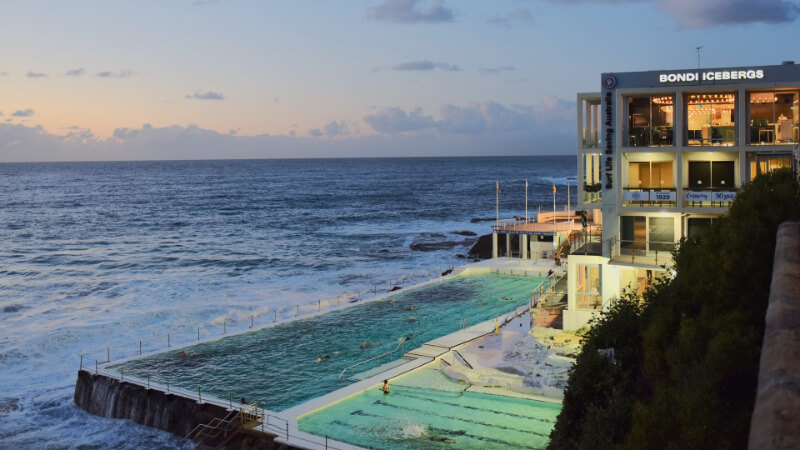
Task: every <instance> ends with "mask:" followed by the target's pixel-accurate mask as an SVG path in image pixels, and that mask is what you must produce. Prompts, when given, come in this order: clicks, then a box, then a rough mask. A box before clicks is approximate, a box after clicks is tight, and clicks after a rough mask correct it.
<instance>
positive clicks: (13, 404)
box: [0, 398, 22, 417]
mask: <svg viewBox="0 0 800 450" xmlns="http://www.w3.org/2000/svg"><path fill="white" fill-rule="evenodd" d="M21 409H22V406H20V404H19V400H18V399H16V398H3V399H0V417H3V416H7V415H8V413H10V412H11V411H19V410H21Z"/></svg>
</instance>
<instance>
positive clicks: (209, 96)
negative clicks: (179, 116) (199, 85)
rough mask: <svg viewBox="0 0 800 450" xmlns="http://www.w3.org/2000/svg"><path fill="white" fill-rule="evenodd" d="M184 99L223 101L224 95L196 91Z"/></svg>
mask: <svg viewBox="0 0 800 450" xmlns="http://www.w3.org/2000/svg"><path fill="white" fill-rule="evenodd" d="M184 98H190V99H194V100H225V96H224V95H222V94H220V93H219V92H214V91H206V92H199V91H197V92H195V93H194V94H190V95H186V96H185V97H184Z"/></svg>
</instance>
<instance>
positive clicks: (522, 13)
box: [487, 8, 533, 28]
mask: <svg viewBox="0 0 800 450" xmlns="http://www.w3.org/2000/svg"><path fill="white" fill-rule="evenodd" d="M487 22H488V23H490V24H492V25H497V26H499V27H503V28H512V27H513V26H514V25H517V24H518V25H528V26H530V25H533V13H531V12H530V10H529V9H527V8H518V9H517V10H516V11H514V12H511V13H508V14H502V15H497V16H494V17H492V18H490V19H489V20H487Z"/></svg>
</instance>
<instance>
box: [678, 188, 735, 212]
mask: <svg viewBox="0 0 800 450" xmlns="http://www.w3.org/2000/svg"><path fill="white" fill-rule="evenodd" d="M737 190H738V189H737V188H735V187H730V188H719V187H716V188H705V189H690V188H688V187H685V188H683V206H684V207H686V208H727V207H730V206H731V204H732V203H733V200H734V199H735V198H736V192H737Z"/></svg>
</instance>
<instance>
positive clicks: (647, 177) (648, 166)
mask: <svg viewBox="0 0 800 450" xmlns="http://www.w3.org/2000/svg"><path fill="white" fill-rule="evenodd" d="M672 180H673V178H672V161H643V162H631V163H629V164H628V187H632V188H671V187H674V184H673V181H672Z"/></svg>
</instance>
